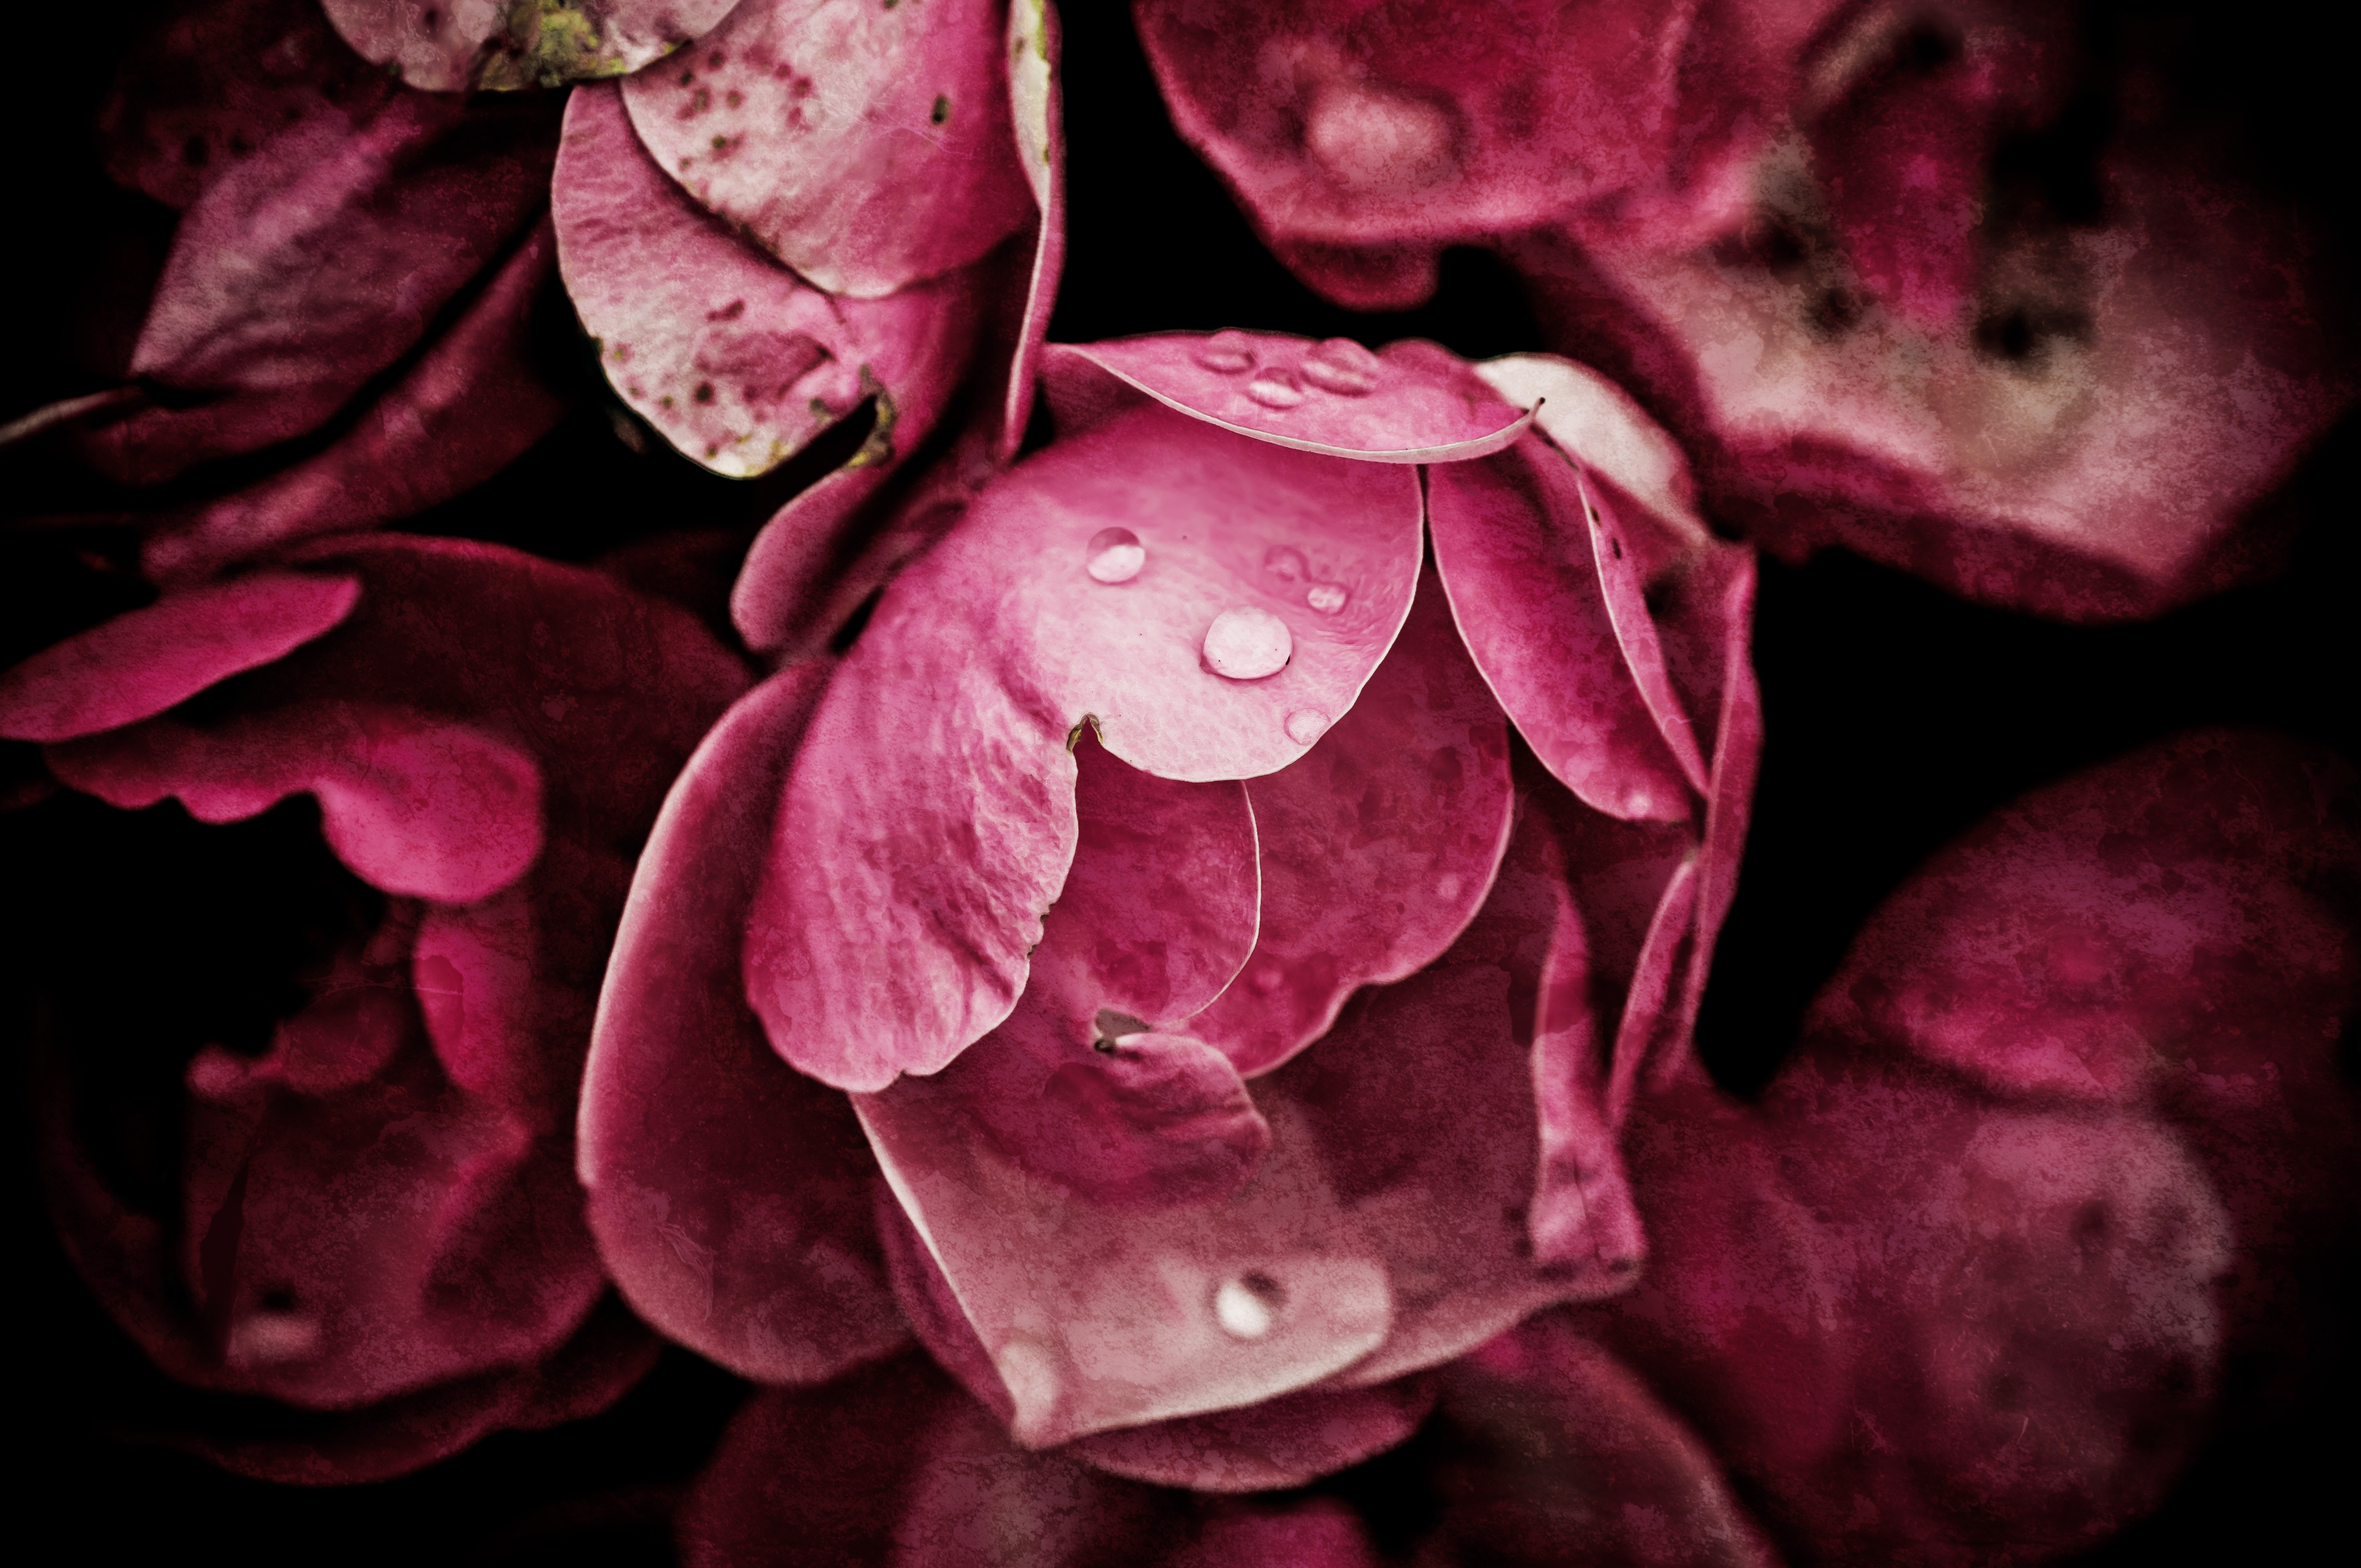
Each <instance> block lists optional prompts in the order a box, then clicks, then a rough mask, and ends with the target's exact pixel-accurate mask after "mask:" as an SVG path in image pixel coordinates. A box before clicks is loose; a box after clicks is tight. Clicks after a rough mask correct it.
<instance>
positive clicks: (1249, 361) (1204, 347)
mask: <svg viewBox="0 0 2361 1568" xmlns="http://www.w3.org/2000/svg"><path fill="white" fill-rule="evenodd" d="M1197 363H1198V364H1200V365H1202V366H1203V367H1205V368H1206V369H1208V370H1219V371H1220V372H1221V373H1222V374H1223V375H1224V376H1235V375H1236V374H1237V373H1238V372H1239V371H1241V370H1251V369H1253V368H1254V365H1255V351H1254V340H1253V339H1252V338H1249V337H1248V336H1246V334H1244V333H1242V332H1217V333H1215V334H1213V336H1211V337H1209V338H1207V339H1206V340H1205V341H1204V342H1202V343H1201V344H1199V345H1197Z"/></svg>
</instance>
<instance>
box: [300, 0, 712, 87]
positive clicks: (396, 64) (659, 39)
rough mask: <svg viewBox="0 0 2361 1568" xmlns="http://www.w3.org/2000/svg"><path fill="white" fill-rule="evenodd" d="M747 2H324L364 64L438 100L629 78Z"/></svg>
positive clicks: (700, 0) (370, 0) (489, 0)
mask: <svg viewBox="0 0 2361 1568" xmlns="http://www.w3.org/2000/svg"><path fill="white" fill-rule="evenodd" d="M739 3H740V0H576V4H574V5H541V6H538V7H530V6H519V5H512V4H506V3H504V0H321V5H323V7H324V9H325V10H326V11H327V13H328V19H329V20H330V21H332V22H334V23H335V25H336V30H337V31H338V32H340V33H342V34H343V35H344V36H345V39H346V42H348V43H350V44H351V45H352V47H353V48H354V49H356V50H357V51H359V53H360V55H361V57H362V58H363V59H364V60H373V61H375V62H377V63H378V64H379V65H383V66H386V67H388V68H389V69H390V71H392V73H393V74H394V76H395V77H397V78H398V79H400V80H401V81H403V82H408V83H409V84H410V85H411V86H412V87H423V88H424V89H426V90H427V91H428V92H430V93H464V92H466V91H467V89H469V88H471V87H489V88H494V89H502V88H509V89H513V88H519V87H558V86H563V85H564V84H565V83H566V82H580V81H585V80H592V79H596V78H598V77H602V76H620V75H622V74H623V73H624V72H625V71H637V70H639V69H640V68H641V67H642V66H643V65H646V64H649V63H650V62H652V61H653V60H661V59H663V58H664V56H665V55H667V54H670V53H671V52H672V51H673V50H674V49H678V48H679V47H680V46H681V45H682V44H685V43H687V42H688V41H689V40H691V39H692V38H701V37H703V36H704V35H705V34H706V33H708V32H709V31H711V30H712V29H713V28H714V27H716V26H717V25H719V23H720V21H721V19H722V17H724V16H728V15H729V14H730V7H731V6H733V5H738V4H739Z"/></svg>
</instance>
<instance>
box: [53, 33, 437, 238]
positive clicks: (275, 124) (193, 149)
mask: <svg viewBox="0 0 2361 1568" xmlns="http://www.w3.org/2000/svg"><path fill="white" fill-rule="evenodd" d="M396 91H398V89H397V88H395V86H394V84H393V83H392V82H390V81H388V80H386V78H385V77H383V76H382V75H380V74H379V73H378V72H376V71H370V70H369V69H368V65H367V64H366V63H365V62H363V61H361V60H357V59H355V58H354V57H353V54H352V51H351V50H349V49H346V47H345V45H344V43H343V42H342V41H341V40H340V39H338V38H337V37H336V36H335V33H334V32H332V31H331V30H330V29H329V27H328V25H327V22H326V19H325V18H324V17H323V16H321V15H320V8H319V6H317V5H313V4H312V3H311V0H181V4H179V5H174V6H172V7H171V9H170V12H169V13H168V14H167V15H166V16H162V17H159V18H158V19H157V20H155V21H154V22H151V23H150V24H149V25H148V26H147V27H142V28H141V29H140V30H139V35H138V37H137V38H135V39H134V40H133V42H132V44H131V46H130V48H129V49H128V50H127V51H126V54H125V56H124V60H123V63H122V65H121V66H120V68H119V69H118V70H117V72H116V75H115V87H114V90H113V91H112V92H111V93H108V95H107V101H106V106H105V107H104V109H103V110H101V111H100V115H99V146H100V153H101V156H102V157H103V158H104V159H105V163H106V173H107V177H108V178H109V179H111V180H113V181H115V183H116V184H118V185H124V186H127V187H129V188H130V189H132V190H135V191H140V192H146V193H147V194H148V195H150V196H153V197H154V198H156V200H158V201H159V202H161V203H164V204H165V205H166V206H168V207H173V208H185V207H187V206H189V205H190V204H191V203H193V202H194V201H195V200H196V199H197V197H198V196H199V195H201V194H203V192H204V189H205V187H206V186H208V185H210V184H212V183H213V182H214V181H215V180H218V179H219V178H221V176H222V174H223V172H224V171H225V170H228V169H229V168H231V167H233V166H234V165H236V163H238V162H240V161H241V160H243V159H247V158H249V157H251V156H253V153H254V150H255V148H258V147H259V146H261V145H262V143H263V142H265V141H267V140H268V139H269V137H272V136H273V135H275V134H277V133H278V132H279V131H280V130H282V129H284V128H285V127H286V126H291V125H293V124H296V123H298V122H300V121H327V122H341V123H345V124H347V125H349V124H350V123H352V122H353V121H356V120H365V119H367V118H368V116H369V115H373V114H374V113H376V111H377V110H378V108H379V106H380V105H381V104H383V103H384V101H385V100H386V99H387V98H388V97H389V96H390V95H391V94H392V93H395V92H396Z"/></svg>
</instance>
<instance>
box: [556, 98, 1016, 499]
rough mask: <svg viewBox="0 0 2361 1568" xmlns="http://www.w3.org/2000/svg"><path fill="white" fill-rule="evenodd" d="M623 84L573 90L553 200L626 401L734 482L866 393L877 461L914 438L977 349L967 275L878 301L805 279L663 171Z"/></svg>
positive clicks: (570, 264) (569, 271)
mask: <svg viewBox="0 0 2361 1568" xmlns="http://www.w3.org/2000/svg"><path fill="white" fill-rule="evenodd" d="M665 69H666V70H669V69H671V68H670V67H666V68H665ZM624 92H625V90H624V89H622V88H620V87H610V86H605V85H596V86H588V87H584V88H581V89H578V90H577V92H575V93H574V94H573V95H572V97H571V98H570V99H569V100H568V102H567V104H566V139H565V143H564V147H563V150H562V151H561V153H560V155H559V158H558V162H557V172H556V179H555V186H554V189H553V192H552V198H551V199H552V209H553V212H554V213H555V217H556V220H557V227H558V243H559V258H560V262H561V265H562V266H563V268H564V269H565V274H566V290H567V291H568V292H569V293H570V294H572V296H573V298H574V303H575V308H576V309H577V311H578V312H579V313H581V316H582V324H583V326H584V328H585V329H586V330H588V332H590V333H591V334H594V335H595V336H597V337H598V340H599V363H600V365H601V366H602V367H604V368H605V370H606V372H607V378H608V379H609V381H610V382H612V383H613V384H614V387H615V389H616V391H617V392H619V393H620V394H621V396H622V398H623V400H624V401H625V402H627V403H629V404H630V405H631V407H632V408H633V409H635V410H636V411H639V413H640V414H641V415H642V417H644V418H645V419H646V420H647V421H648V422H649V423H651V424H652V425H653V426H654V427H655V429H656V430H657V431H658V432H659V433H662V434H663V436H664V439H665V440H666V441H669V442H671V443H672V444H673V445H674V446H675V447H677V448H679V450H680V451H681V452H682V453H683V454H684V455H686V456H688V457H691V458H693V459H695V460H696V461H697V462H698V463H700V464H702V465H704V466H706V467H708V468H710V469H712V470H713V471H714V472H716V473H719V474H727V475H729V476H730V477H733V478H747V477H752V476H754V475H757V474H762V473H765V472H768V471H769V470H770V469H772V468H774V467H775V466H777V465H779V464H780V463H782V462H784V461H785V460H786V458H787V457H789V456H790V455H793V454H794V453H795V452H796V450H798V449H799V448H800V447H802V446H803V445H804V444H805V443H807V442H808V441H809V440H810V439H811V438H812V437H813V436H815V435H817V434H818V433H819V432H820V431H822V430H824V429H826V428H827V427H828V426H829V425H831V424H833V423H835V422H837V421H838V420H840V419H842V418H843V417H845V416H846V415H847V414H850V413H851V411H853V410H854V409H855V408H857V407H858V406H860V404H861V403H862V400H865V399H867V398H870V397H875V398H877V399H878V400H879V403H878V420H879V431H880V434H881V435H882V436H883V437H884V439H883V440H882V441H881V442H880V443H879V445H880V449H881V450H880V453H879V454H878V455H872V456H870V457H869V459H868V460H869V461H872V462H876V461H882V460H883V458H884V457H886V456H890V455H892V454H893V452H894V451H895V449H896V447H897V446H898V447H899V449H900V450H903V451H909V450H912V449H914V448H916V447H917V445H919V444H921V443H923V442H924V441H925V439H926V437H927V433H928V431H929V430H930V429H932V427H933V425H934V423H935V422H936V421H937V420H938V419H939V418H940V417H941V414H942V411H943V406H944V404H945V403H946V402H947V401H948V400H950V394H951V392H952V390H953V388H954V385H955V383H956V382H957V380H958V378H959V377H960V375H961V371H962V370H963V369H964V367H965V366H966V363H967V361H968V359H969V357H970V356H971V353H972V350H973V347H974V345H975V328H976V318H977V313H978V311H977V306H978V301H977V299H976V295H977V292H978V289H977V281H978V280H977V279H976V278H975V277H974V276H972V274H971V273H970V272H967V271H961V272H958V273H955V274H953V275H951V276H950V277H946V278H943V279H941V280H939V281H936V282H932V283H927V284H922V285H919V286H917V287H914V288H910V289H906V290H904V291H901V292H899V293H896V294H895V295H893V297H891V298H890V299H883V300H878V301H875V302H869V301H862V300H840V299H838V298H836V297H834V296H832V295H830V294H828V293H824V292H822V291H819V290H818V289H815V288H813V287H812V286H811V285H810V284H808V283H807V282H805V281H804V280H802V279H800V278H798V277H796V274H795V273H793V272H791V271H789V270H787V269H785V267H782V266H780V265H779V264H778V263H777V262H775V261H774V260H772V259H771V258H769V257H767V256H765V255H763V253H762V252H761V251H759V250H756V249H754V248H753V247H751V246H749V245H748V244H747V243H746V241H745V240H744V238H743V237H742V236H740V235H738V234H736V233H734V232H733V231H732V230H731V229H730V228H729V227H727V226H725V225H723V224H721V223H720V222H719V221H717V220H716V219H715V218H713V217H712V216H711V215H710V214H707V213H705V212H704V211H702V210H700V209H699V208H698V207H697V206H696V205H695V204H694V203H691V202H690V201H689V200H688V198H687V197H686V196H685V195H684V194H682V192H681V191H680V188H679V187H678V186H676V185H675V184H674V183H673V182H672V181H669V180H666V179H665V178H664V173H663V171H662V170H659V169H658V168H657V166H656V164H655V162H654V161H653V159H652V158H651V156H650V155H649V154H648V152H647V151H646V150H645V149H644V148H642V146H641V144H640V138H639V137H637V136H635V135H634V134H633V133H632V130H631V122H630V120H629V119H628V118H627V116H626V115H625V114H624V112H623V102H624Z"/></svg>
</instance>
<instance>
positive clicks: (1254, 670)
mask: <svg viewBox="0 0 2361 1568" xmlns="http://www.w3.org/2000/svg"><path fill="white" fill-rule="evenodd" d="M1204 652H1205V667H1206V668H1207V669H1210V670H1212V671H1213V674H1217V675H1223V676H1226V677H1227V678H1228V679H1230V680H1234V681H1258V680H1260V679H1262V677H1263V676H1265V675H1272V674H1278V673H1279V671H1281V670H1283V669H1285V668H1286V667H1287V661H1288V660H1289V659H1290V658H1292V657H1294V654H1295V634H1294V633H1293V632H1291V631H1290V630H1288V629H1287V622H1285V621H1283V620H1279V617H1277V616H1275V615H1273V614H1271V612H1270V611H1268V610H1267V609H1257V608H1255V607H1253V606H1246V607H1245V608H1242V609H1225V610H1224V611H1222V613H1221V614H1219V615H1217V616H1215V617H1213V625H1211V626H1209V627H1207V628H1205V645H1204Z"/></svg>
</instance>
